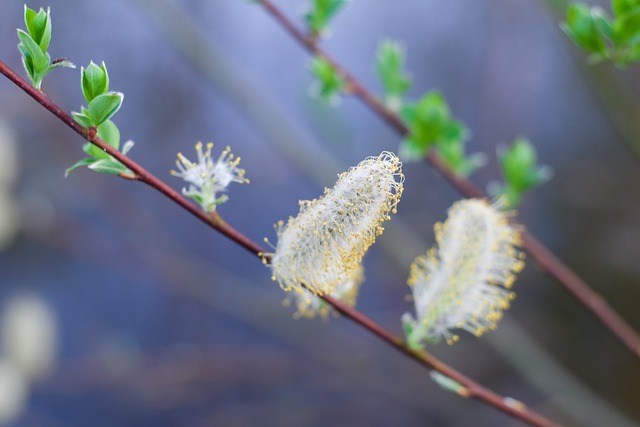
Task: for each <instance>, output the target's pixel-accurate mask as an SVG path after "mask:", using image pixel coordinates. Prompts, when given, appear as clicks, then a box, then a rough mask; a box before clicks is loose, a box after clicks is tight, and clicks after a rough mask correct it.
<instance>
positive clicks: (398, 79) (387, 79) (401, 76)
mask: <svg viewBox="0 0 640 427" xmlns="http://www.w3.org/2000/svg"><path fill="white" fill-rule="evenodd" d="M376 58H377V61H376V70H377V72H378V77H379V78H380V80H381V81H382V87H383V89H384V94H385V102H386V104H387V106H388V107H389V108H391V109H392V110H394V111H397V110H398V109H399V108H400V106H401V103H402V96H403V95H404V94H405V92H406V91H407V90H408V89H409V87H410V86H411V78H410V77H409V75H408V74H407V73H406V72H405V71H404V62H405V53H404V49H403V48H402V47H401V46H400V45H399V44H398V43H396V42H393V41H390V40H385V41H383V42H382V43H381V44H380V47H379V48H378V53H377V55H376Z"/></svg>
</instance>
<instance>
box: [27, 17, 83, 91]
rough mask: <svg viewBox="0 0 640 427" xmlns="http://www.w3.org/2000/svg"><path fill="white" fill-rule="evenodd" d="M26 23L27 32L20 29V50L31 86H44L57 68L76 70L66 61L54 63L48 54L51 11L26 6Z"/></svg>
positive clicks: (58, 60)
mask: <svg viewBox="0 0 640 427" xmlns="http://www.w3.org/2000/svg"><path fill="white" fill-rule="evenodd" d="M24 23H25V25H26V27H27V31H24V30H21V29H18V38H19V39H20V43H19V44H18V49H19V50H20V53H21V54H22V65H23V66H24V69H25V70H26V72H27V74H28V75H29V79H30V80H31V85H32V86H33V87H35V88H36V89H40V87H41V86H42V80H44V78H45V76H46V75H47V74H49V72H51V70H53V69H54V68H57V67H69V68H75V66H74V65H73V64H72V63H71V62H69V61H68V60H66V59H57V60H54V61H52V60H51V56H50V55H49V53H48V52H47V50H48V49H49V43H50V42H51V11H50V9H47V10H46V12H45V10H44V9H43V8H40V10H39V11H38V12H37V13H36V11H35V10H32V9H29V8H28V7H27V5H25V6H24Z"/></svg>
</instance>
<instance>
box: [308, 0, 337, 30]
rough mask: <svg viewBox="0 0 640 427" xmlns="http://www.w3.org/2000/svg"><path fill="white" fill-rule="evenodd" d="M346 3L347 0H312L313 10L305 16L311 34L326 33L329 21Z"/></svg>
mask: <svg viewBox="0 0 640 427" xmlns="http://www.w3.org/2000/svg"><path fill="white" fill-rule="evenodd" d="M346 3H347V2H346V0H312V3H311V9H310V10H309V12H307V13H306V14H305V20H306V22H307V26H308V27H309V30H310V31H311V33H312V34H315V35H320V34H322V33H323V32H325V31H326V29H327V26H328V25H329V21H330V20H331V19H332V18H333V17H334V16H335V15H336V14H337V13H338V11H339V10H340V9H341V8H342V7H343V6H344V5H345V4H346Z"/></svg>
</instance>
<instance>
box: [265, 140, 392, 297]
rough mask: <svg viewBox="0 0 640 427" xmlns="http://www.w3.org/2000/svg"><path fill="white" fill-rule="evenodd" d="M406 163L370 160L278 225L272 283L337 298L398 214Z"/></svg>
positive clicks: (383, 157) (383, 155) (385, 156)
mask: <svg viewBox="0 0 640 427" xmlns="http://www.w3.org/2000/svg"><path fill="white" fill-rule="evenodd" d="M401 167H402V163H401V162H400V160H399V159H398V157H397V156H396V155H395V154H393V153H389V152H382V153H381V154H380V155H379V156H377V157H369V158H367V159H365V160H363V161H362V162H360V163H359V164H358V165H357V166H355V167H353V168H351V169H349V170H348V171H347V172H345V173H342V174H340V175H339V179H338V182H337V183H336V185H335V186H334V187H333V188H332V189H325V192H324V195H323V196H321V197H320V198H318V199H315V200H311V201H301V202H300V213H299V214H298V216H297V217H295V218H289V221H288V222H287V223H286V224H284V222H282V221H280V222H279V223H278V224H277V226H276V231H277V234H278V244H277V247H276V250H275V254H273V257H272V258H271V268H272V271H273V279H274V280H277V281H278V283H279V284H280V286H281V287H282V288H283V289H284V290H286V291H291V290H295V291H297V292H298V293H304V292H305V290H308V291H310V292H312V293H314V294H320V295H323V294H325V293H328V294H332V292H333V291H334V290H335V289H336V287H337V286H339V285H341V284H343V283H346V282H347V281H348V280H350V278H351V277H352V276H353V274H354V271H355V270H356V269H357V268H359V266H360V262H361V261H362V257H363V256H364V254H365V252H366V251H367V249H368V248H369V246H371V245H372V244H373V242H374V241H375V238H376V236H378V235H380V234H381V233H382V230H383V227H382V223H383V222H384V221H385V220H387V219H389V214H390V213H391V212H393V213H395V210H396V205H397V204H398V201H399V199H400V195H401V194H402V183H403V181H404V176H403V175H402V170H401Z"/></svg>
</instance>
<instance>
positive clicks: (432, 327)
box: [403, 199, 524, 347]
mask: <svg viewBox="0 0 640 427" xmlns="http://www.w3.org/2000/svg"><path fill="white" fill-rule="evenodd" d="M435 232H436V242H437V247H436V246H434V247H433V248H431V249H430V250H429V251H428V252H427V253H426V254H425V255H421V256H419V257H418V258H416V260H415V261H414V263H413V265H412V266H411V273H410V276H409V281H408V283H409V286H411V288H412V290H413V299H414V302H415V306H416V314H417V319H413V317H412V316H411V315H410V314H409V313H407V314H405V315H404V316H403V323H404V325H405V330H406V331H407V335H408V339H409V343H410V344H411V345H412V346H413V347H416V346H419V344H420V343H422V342H424V341H438V340H439V339H440V337H444V338H445V339H446V340H447V342H448V343H449V344H452V343H453V342H455V341H457V340H458V336H457V335H454V334H453V333H451V331H450V330H451V329H453V328H461V329H464V330H466V331H468V332H470V333H472V334H474V335H476V336H480V335H482V334H483V333H484V332H486V331H487V330H490V329H495V328H496V325H497V323H498V321H499V320H500V319H501V318H502V312H503V310H505V309H507V308H508V307H509V304H510V301H511V300H512V299H513V298H514V296H515V294H514V293H513V292H511V291H509V290H508V289H509V288H511V286H512V284H513V282H514V280H515V273H517V272H519V271H521V270H522V268H523V267H524V261H523V253H522V252H520V251H519V250H518V248H517V247H518V246H519V245H520V233H519V230H518V229H517V228H516V227H515V226H513V225H511V224H510V223H509V221H508V218H507V216H506V215H505V214H504V213H503V212H500V211H499V210H498V209H497V208H496V206H492V205H490V204H489V203H487V201H486V200H480V199H472V200H463V201H460V202H457V203H455V204H454V205H453V206H451V208H450V209H449V217H448V219H447V221H446V222H445V223H444V224H436V226H435Z"/></svg>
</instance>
